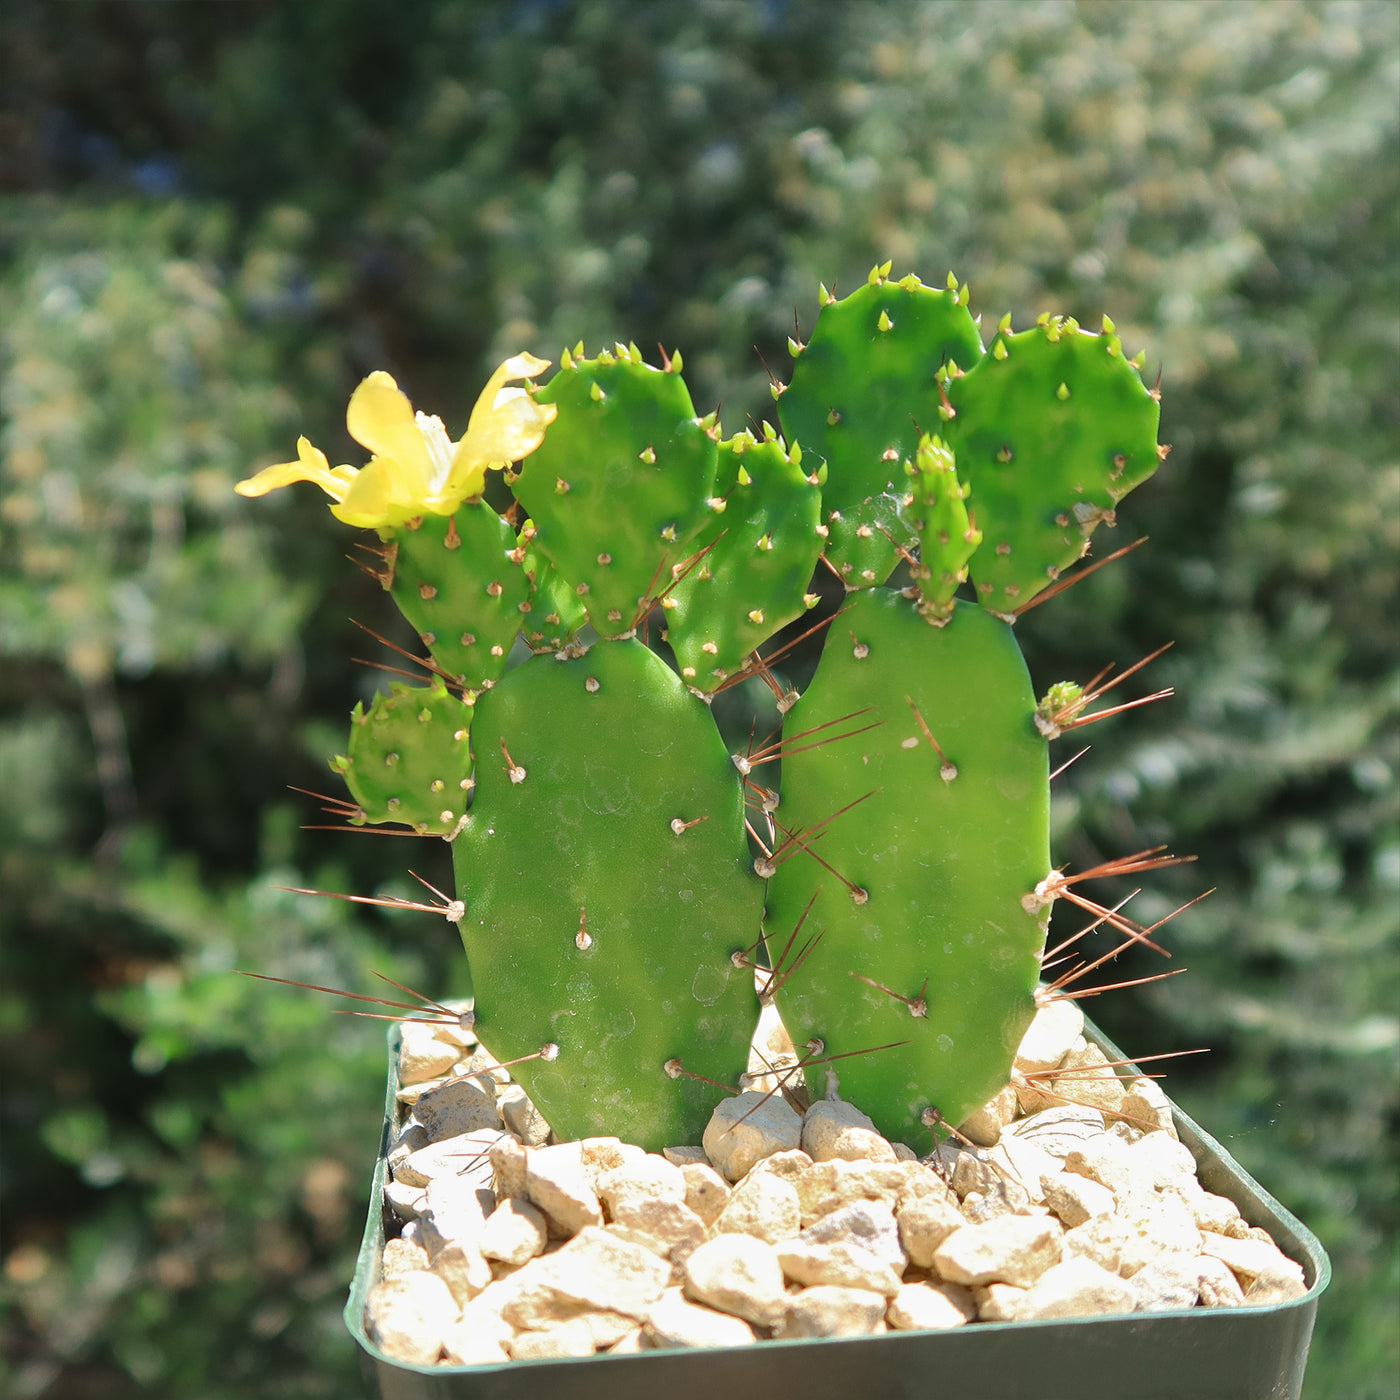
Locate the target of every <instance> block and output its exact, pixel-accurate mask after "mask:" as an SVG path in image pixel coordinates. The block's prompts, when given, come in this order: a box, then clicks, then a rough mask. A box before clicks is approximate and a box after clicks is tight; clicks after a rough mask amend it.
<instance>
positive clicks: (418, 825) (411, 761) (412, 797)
mask: <svg viewBox="0 0 1400 1400" xmlns="http://www.w3.org/2000/svg"><path fill="white" fill-rule="evenodd" d="M471 715H472V711H471V707H470V706H469V705H464V704H463V703H462V701H461V700H459V699H458V698H457V697H456V696H455V695H453V694H452V693H451V692H450V691H449V690H448V689H447V687H446V686H445V685H444V684H443V683H442V682H441V681H440V680H434V682H433V683H432V685H430V686H426V687H425V686H412V685H402V684H400V683H399V682H397V681H395V682H393V683H392V684H391V685H390V686H389V694H388V695H376V696H375V697H374V700H373V701H372V702H371V704H370V707H369V709H368V710H366V709H365V708H364V706H363V705H356V706H355V708H354V710H353V711H352V712H351V716H350V742H349V744H348V746H347V751H346V752H345V753H344V754H341V755H339V756H338V757H336V758H333V759H332V760H331V767H332V768H333V769H334V770H335V771H336V772H337V773H339V774H340V775H341V776H342V777H343V778H344V779H345V785H346V787H348V788H349V789H350V795H351V796H352V797H353V798H354V799H355V801H356V802H357V803H358V804H359V807H360V811H361V812H362V813H363V820H364V821H367V822H370V823H373V824H379V823H382V822H400V823H402V824H403V825H404V826H411V827H412V828H413V829H414V830H415V831H417V832H419V833H420V834H421V835H425V836H426V835H435V836H448V835H450V834H451V833H452V832H453V831H455V830H456V828H457V824H458V823H459V822H460V821H461V819H462V815H463V813H464V812H465V811H466V810H467V804H468V800H469V798H470V794H471V750H470V746H469V743H468V730H469V727H470V724H471Z"/></svg>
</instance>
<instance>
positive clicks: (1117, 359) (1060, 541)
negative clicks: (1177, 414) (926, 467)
mask: <svg viewBox="0 0 1400 1400" xmlns="http://www.w3.org/2000/svg"><path fill="white" fill-rule="evenodd" d="M948 399H949V402H950V404H951V406H952V416H951V417H949V419H948V421H947V423H946V424H945V425H944V428H943V435H944V437H945V439H946V440H947V443H948V446H949V447H950V448H952V450H953V454H954V456H955V457H956V459H957V467H958V472H959V475H961V476H962V477H963V479H964V480H965V481H966V482H967V484H968V486H969V487H970V488H971V494H970V497H969V499H968V509H969V511H970V512H971V514H972V516H973V518H974V519H975V520H976V522H977V527H978V529H980V530H981V531H982V533H983V535H984V537H985V539H986V541H987V543H986V545H985V547H983V548H982V549H979V550H978V551H977V553H976V555H974V556H973V559H972V581H973V583H974V584H975V586H976V589H977V598H978V601H979V602H980V603H981V604H982V605H983V606H984V607H987V608H990V609H991V610H992V611H993V612H999V613H1013V612H1015V611H1016V609H1017V608H1019V607H1023V606H1024V605H1025V604H1026V603H1027V602H1029V601H1030V599H1031V598H1033V597H1034V596H1035V595H1036V594H1037V593H1039V592H1040V591H1041V589H1043V588H1046V587H1048V586H1049V585H1050V584H1051V583H1052V582H1053V581H1054V580H1055V579H1056V578H1058V577H1059V575H1060V571H1061V570H1062V569H1065V568H1067V567H1068V566H1069V565H1071V564H1072V563H1074V562H1075V560H1077V559H1078V558H1079V557H1080V556H1081V555H1082V554H1083V553H1084V552H1085V551H1086V550H1087V548H1088V541H1089V536H1090V535H1091V534H1092V533H1093V531H1094V528H1095V527H1096V526H1097V525H1098V524H1099V522H1100V521H1103V520H1107V521H1109V522H1112V520H1113V507H1114V506H1115V505H1116V504H1117V502H1118V501H1120V500H1121V499H1122V498H1123V497H1124V496H1126V495H1127V494H1128V492H1129V491H1131V490H1132V489H1133V487H1135V486H1138V485H1140V484H1141V483H1142V482H1144V481H1146V480H1147V478H1148V477H1149V476H1151V475H1152V473H1153V472H1154V471H1156V470H1157V466H1158V464H1159V462H1160V461H1161V460H1162V457H1163V456H1164V455H1165V449H1159V448H1158V446H1157V417H1158V409H1157V401H1156V397H1155V395H1154V393H1153V392H1152V391H1151V390H1149V389H1148V388H1147V386H1146V385H1145V384H1144V383H1143V382H1142V376H1141V375H1140V374H1139V373H1138V371H1137V368H1136V367H1135V366H1134V365H1133V364H1131V363H1130V362H1129V361H1127V360H1125V359H1124V358H1123V347H1122V344H1121V342H1120V341H1119V339H1118V337H1117V335H1115V334H1114V333H1113V329H1112V325H1111V323H1109V322H1105V325H1104V329H1103V332H1102V333H1101V334H1099V335H1090V334H1088V333H1087V332H1085V331H1081V330H1080V329H1079V328H1078V327H1077V326H1076V325H1075V323H1074V322H1073V321H1061V320H1060V319H1058V318H1045V319H1044V320H1043V322H1042V324H1040V325H1037V326H1033V327H1032V328H1031V329H1030V330H1026V331H1022V332H1020V333H1019V334H1017V335H1012V334H1011V333H1010V331H1009V328H1008V326H1007V324H1006V323H1005V322H1003V325H1002V328H1001V329H1000V330H998V332H997V334H996V336H995V337H994V339H993V341H992V345H991V348H990V350H989V351H988V353H987V354H986V356H984V357H983V359H982V360H981V361H980V362H979V363H978V364H977V366H976V367H975V368H973V369H971V370H969V371H968V372H967V373H966V374H964V375H963V376H961V377H960V378H955V379H954V380H953V381H952V382H951V383H950V384H949V386H948Z"/></svg>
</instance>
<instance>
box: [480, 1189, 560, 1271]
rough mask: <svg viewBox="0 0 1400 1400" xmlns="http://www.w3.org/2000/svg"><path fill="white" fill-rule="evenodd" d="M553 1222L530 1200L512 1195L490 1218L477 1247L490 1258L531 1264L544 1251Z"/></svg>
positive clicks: (484, 1224)
mask: <svg viewBox="0 0 1400 1400" xmlns="http://www.w3.org/2000/svg"><path fill="white" fill-rule="evenodd" d="M548 1239H549V1224H548V1222H547V1221H546V1220H545V1218H544V1216H543V1215H542V1214H541V1213H540V1211H538V1210H536V1209H535V1207H534V1206H532V1205H531V1204H530V1203H529V1202H528V1201H522V1200H520V1199H519V1198H518V1197H513V1196H508V1197H506V1199H505V1200H503V1201H502V1202H501V1203H500V1205H498V1206H497V1207H496V1209H495V1210H493V1211H492V1212H491V1214H490V1215H489V1216H487V1217H486V1220H485V1222H484V1223H483V1225H482V1227H481V1233H480V1234H479V1235H478V1236H477V1247H478V1248H479V1249H480V1250H481V1252H482V1254H483V1255H485V1257H486V1258H487V1259H499V1260H500V1261H501V1263H503V1264H527V1263H529V1261H530V1260H531V1259H534V1258H535V1257H536V1256H537V1255H540V1254H543V1253H544V1247H545V1244H546V1242H547V1241H548Z"/></svg>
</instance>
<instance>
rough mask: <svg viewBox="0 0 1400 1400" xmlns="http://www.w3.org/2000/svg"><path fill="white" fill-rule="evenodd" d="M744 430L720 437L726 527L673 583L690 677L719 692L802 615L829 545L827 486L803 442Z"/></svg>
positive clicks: (671, 629)
mask: <svg viewBox="0 0 1400 1400" xmlns="http://www.w3.org/2000/svg"><path fill="white" fill-rule="evenodd" d="M772 431H773V430H772V429H771V428H769V429H768V432H769V434H770V436H769V437H767V438H765V439H762V440H758V439H755V438H754V436H753V435H752V434H751V433H740V434H739V435H738V436H737V437H734V438H731V439H730V440H729V441H728V442H723V443H721V444H720V481H721V483H722V487H723V491H724V495H723V498H722V499H723V501H724V512H723V514H722V516H721V517H720V519H721V521H722V523H723V526H724V529H723V533H722V534H720V535H719V536H718V538H716V539H715V540H714V542H713V543H712V544H711V545H710V547H709V549H708V550H707V551H706V553H705V555H704V556H703V557H702V558H701V559H700V560H699V561H698V563H697V564H696V565H695V566H693V567H691V568H690V569H689V570H688V571H687V572H686V574H685V575H684V577H683V578H681V580H680V581H679V582H678V583H677V584H676V585H675V587H674V588H672V590H671V596H670V598H669V599H668V600H667V614H666V616H667V623H666V626H667V640H669V642H670V643H671V646H672V648H673V649H674V651H675V653H676V661H677V664H678V665H679V666H680V668H681V675H682V677H684V679H685V681H686V683H687V684H688V685H690V686H692V687H693V688H695V689H697V690H700V691H706V692H708V691H712V690H714V689H715V687H716V686H718V685H720V684H721V683H722V682H723V681H724V680H725V679H726V678H727V677H728V676H729V675H731V674H732V673H733V672H734V671H737V670H738V669H739V668H740V667H741V666H742V665H743V664H744V662H745V661H746V660H747V658H748V656H749V654H750V653H751V652H752V651H753V650H754V648H755V647H757V646H759V645H761V644H762V643H763V642H766V641H767V640H768V638H769V637H771V636H772V635H773V634H774V633H775V632H776V631H778V629H779V628H781V627H783V626H784V625H785V624H787V623H789V622H791V621H792V620H793V619H794V618H796V617H800V616H801V615H802V613H803V612H804V611H805V610H806V608H807V607H808V606H809V604H810V603H815V602H816V597H815V595H812V594H809V593H808V592H807V586H808V584H809V583H810V582H811V578H812V570H813V569H814V568H816V565H817V559H818V557H819V556H820V555H821V552H822V540H821V536H820V535H819V534H818V533H817V525H818V518H819V515H820V512H821V491H820V490H819V489H818V487H817V484H816V482H815V481H813V480H811V479H809V478H808V477H807V476H805V475H804V474H803V471H802V467H801V462H802V453H801V450H800V449H791V450H790V449H789V448H788V447H787V446H786V444H785V443H783V442H782V441H781V439H778V438H776V437H774V436H771V434H772Z"/></svg>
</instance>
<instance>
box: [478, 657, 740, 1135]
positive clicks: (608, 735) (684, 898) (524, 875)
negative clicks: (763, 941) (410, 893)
mask: <svg viewBox="0 0 1400 1400" xmlns="http://www.w3.org/2000/svg"><path fill="white" fill-rule="evenodd" d="M594 683H596V684H594ZM503 741H504V745H505V749H504V752H503V749H502V742H503ZM472 743H473V747H474V750H475V755H476V800H475V803H474V805H473V808H472V812H471V816H470V819H469V821H468V822H467V825H466V828H465V830H464V831H463V832H462V834H461V835H460V836H459V837H458V838H457V840H456V841H455V842H454V844H453V860H454V866H455V871H456V878H457V884H458V890H459V895H460V898H461V899H462V900H463V901H464V902H465V906H466V913H465V916H464V918H463V920H462V924H461V932H462V942H463V945H464V946H465V948H466V952H467V959H468V962H469V964H470V967H471V973H472V982H473V985H474V986H475V987H476V988H477V989H478V998H477V1003H476V1013H477V1020H476V1030H477V1033H478V1034H479V1035H480V1037H481V1040H482V1043H483V1044H484V1045H486V1046H487V1047H488V1048H489V1049H490V1050H491V1052H492V1054H494V1055H495V1056H496V1057H497V1058H498V1059H499V1060H501V1061H511V1060H516V1059H519V1058H520V1057H522V1056H528V1055H534V1054H535V1053H536V1052H537V1051H539V1050H540V1048H541V1047H542V1046H543V1045H546V1044H550V1045H555V1046H558V1054H557V1057H556V1058H554V1059H552V1060H548V1059H530V1060H525V1061H524V1062H522V1063H520V1064H518V1065H516V1066H514V1067H513V1069H512V1073H513V1074H514V1075H515V1077H516V1078H517V1079H518V1080H519V1081H520V1083H521V1084H523V1085H524V1087H525V1089H526V1092H527V1093H528V1094H529V1095H530V1097H531V1099H532V1100H533V1102H534V1103H535V1105H536V1107H537V1108H538V1109H539V1110H540V1112H541V1113H542V1114H543V1115H544V1117H545V1118H546V1119H547V1120H548V1121H549V1123H550V1125H551V1126H552V1127H553V1129H554V1131H555V1133H556V1134H558V1136H559V1137H561V1138H582V1137H591V1136H599V1135H610V1136H618V1137H621V1138H623V1139H624V1140H626V1141H628V1142H635V1143H639V1144H641V1145H642V1146H644V1147H646V1148H647V1149H648V1150H650V1151H660V1150H661V1148H663V1147H665V1146H668V1145H673V1144H678V1143H695V1142H699V1141H700V1137H701V1135H702V1133H703V1132H704V1128H705V1124H706V1122H707V1121H708V1120H709V1117H710V1114H711V1112H712V1111H713V1109H714V1102H715V1097H716V1093H717V1091H716V1090H715V1089H714V1088H713V1087H712V1086H711V1085H709V1084H705V1083H703V1082H701V1081H699V1080H697V1079H694V1078H691V1077H689V1076H688V1075H680V1076H679V1077H676V1078H673V1077H671V1075H670V1074H668V1073H667V1071H666V1069H665V1066H666V1064H667V1062H668V1061H675V1060H678V1061H679V1062H680V1063H681V1065H682V1066H683V1067H684V1069H685V1070H687V1071H690V1072H691V1073H694V1074H699V1075H703V1076H705V1077H706V1078H709V1079H713V1080H717V1081H719V1082H720V1083H721V1084H733V1083H736V1082H737V1080H738V1076H739V1075H740V1074H741V1073H742V1072H743V1071H744V1069H745V1068H746V1060H747V1050H748V1043H749V1038H750V1036H751V1034H752V1031H753V1026H754V1022H755V1020H756V1018H757V1008H756V1005H755V1002H754V995H753V977H752V973H751V972H750V971H748V970H747V969H746V968H741V967H736V966H735V965H734V963H733V962H731V954H733V953H734V952H736V951H738V950H739V949H741V948H742V947H743V946H744V945H745V943H751V942H752V941H753V938H754V937H755V936H756V930H757V928H758V925H759V919H760V915H761V906H762V894H763V887H762V885H761V884H760V882H759V881H758V880H757V879H756V878H755V877H754V875H753V874H752V872H751V871H750V870H749V869H748V857H747V851H746V848H745V843H744V828H743V811H742V791H741V788H740V785H739V783H738V780H737V777H736V774H735V771H734V767H733V764H732V763H731V762H730V759H729V756H728V754H727V753H726V752H725V750H724V746H723V744H722V743H721V741H720V738H719V735H718V733H717V731H716V730H715V727H714V724H713V722H712V721H711V719H710V717H709V714H708V712H707V711H706V709H705V707H704V705H703V704H702V703H701V702H700V701H699V700H697V699H696V698H695V697H694V696H692V695H690V694H689V693H688V692H687V691H686V690H685V688H684V687H683V686H682V685H681V683H680V681H679V680H678V679H677V677H676V675H675V673H674V672H672V671H670V670H669V669H668V668H667V667H666V666H665V664H664V663H663V662H662V661H661V660H660V659H659V658H658V657H657V656H656V655H655V654H654V653H652V652H650V651H648V650H647V648H646V647H644V646H643V645H642V644H641V643H639V642H637V641H634V640H623V641H614V642H602V643H599V644H598V645H596V646H595V647H593V648H592V650H590V651H589V652H588V653H587V654H586V655H584V656H582V657H578V658H574V659H570V660H564V661H560V660H557V659H556V658H554V657H543V656H542V657H537V658H532V659H531V660H529V661H527V662H525V663H524V664H523V665H521V666H519V667H518V668H516V669H515V670H513V671H510V672H509V673H507V675H506V676H505V677H504V678H503V679H502V681H501V683H500V684H499V685H498V686H496V687H495V688H494V689H493V690H491V691H489V692H488V693H487V694H485V695H483V696H481V697H480V699H479V700H478V702H477V705H476V715H475V719H474V721H473V725H472ZM506 753H508V754H509V759H510V764H509V766H508V764H507V761H506V757H505V754H506ZM511 768H514V770H515V771H516V772H519V771H520V770H522V769H523V770H524V776H523V777H522V778H520V780H519V781H512V777H511V772H510V769H511ZM673 821H679V822H681V823H695V824H694V825H688V826H686V827H685V829H684V830H682V831H680V832H679V834H678V833H677V832H676V831H675V830H673V828H672V822H673ZM580 930H586V933H587V946H586V947H582V948H581V947H580V946H579V943H580V942H581V941H583V940H581V939H580ZM751 931H754V932H751Z"/></svg>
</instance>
